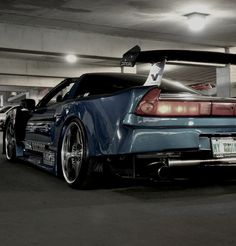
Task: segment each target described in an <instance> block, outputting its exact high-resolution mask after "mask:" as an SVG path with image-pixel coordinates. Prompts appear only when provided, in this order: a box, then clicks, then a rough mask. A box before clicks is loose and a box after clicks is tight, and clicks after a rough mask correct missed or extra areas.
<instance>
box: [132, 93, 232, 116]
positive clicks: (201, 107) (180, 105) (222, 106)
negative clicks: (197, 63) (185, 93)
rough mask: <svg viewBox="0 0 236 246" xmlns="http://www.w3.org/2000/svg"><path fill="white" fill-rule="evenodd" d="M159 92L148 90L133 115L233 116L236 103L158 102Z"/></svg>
mask: <svg viewBox="0 0 236 246" xmlns="http://www.w3.org/2000/svg"><path fill="white" fill-rule="evenodd" d="M159 96H160V90H159V89H157V88H155V89H152V90H150V91H149V92H148V93H147V94H146V95H145V96H144V97H143V98H142V100H141V101H140V103H139V104H138V106H137V108H136V111H135V113H136V114H137V115H143V116H163V117H165V116H166V117H174V116H176V117H181V116H186V117H191V116H210V115H213V116H235V115H236V103H223V102H201V101H183V100H178V101H177V100H176V101H172V100H171V101H170V100H159Z"/></svg>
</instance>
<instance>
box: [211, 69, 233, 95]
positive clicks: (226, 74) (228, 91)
mask: <svg viewBox="0 0 236 246" xmlns="http://www.w3.org/2000/svg"><path fill="white" fill-rule="evenodd" d="M216 87H217V96H219V97H236V66H235V65H227V66H225V67H222V68H217V69H216Z"/></svg>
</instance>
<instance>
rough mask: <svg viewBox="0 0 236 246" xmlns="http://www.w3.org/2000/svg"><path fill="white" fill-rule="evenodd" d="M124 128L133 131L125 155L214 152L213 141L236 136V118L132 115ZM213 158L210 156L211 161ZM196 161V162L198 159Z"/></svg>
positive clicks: (129, 135)
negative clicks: (216, 138) (127, 152)
mask: <svg viewBox="0 0 236 246" xmlns="http://www.w3.org/2000/svg"><path fill="white" fill-rule="evenodd" d="M123 125H125V127H127V128H128V129H129V134H127V135H126V136H127V137H126V141H124V142H123V145H122V146H121V149H120V150H121V151H120V152H123V153H125V152H126V151H127V150H129V153H151V152H153V153H155V152H164V151H170V152H172V151H173V152H175V151H179V152H185V151H196V152H201V151H208V152H209V153H211V152H212V146H211V145H212V143H211V138H212V137H232V136H234V137H235V136H236V119H235V118H232V117H231V118H223V117H221V118H220V117H219V118H187V117H185V118H184V117H182V118H157V117H140V116H137V115H134V114H129V115H127V116H126V117H125V119H124V121H123ZM211 157H212V156H211V155H209V156H208V158H211ZM194 159H195V158H194Z"/></svg>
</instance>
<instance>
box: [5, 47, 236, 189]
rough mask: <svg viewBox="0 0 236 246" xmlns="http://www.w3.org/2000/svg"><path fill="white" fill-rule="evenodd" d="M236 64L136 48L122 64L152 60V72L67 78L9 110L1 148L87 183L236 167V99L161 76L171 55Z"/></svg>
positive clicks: (73, 182) (206, 55)
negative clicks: (206, 91)
mask: <svg viewBox="0 0 236 246" xmlns="http://www.w3.org/2000/svg"><path fill="white" fill-rule="evenodd" d="M176 60H177V61H178V60H181V61H187V62H188V61H193V62H201V63H217V64H222V63H223V64H228V63H231V64H236V55H234V54H224V53H216V52H204V51H186V50H154V51H140V48H139V47H134V48H133V49H131V50H130V51H128V52H127V53H125V54H124V56H123V59H122V62H121V65H122V66H133V65H134V64H135V63H136V62H140V63H151V64H153V65H152V67H151V69H150V73H149V75H148V77H147V76H143V75H137V74H125V73H88V74H84V75H82V76H80V77H79V78H67V79H65V80H63V81H62V82H61V83H60V84H58V85H57V86H56V87H54V88H53V89H52V90H51V91H50V92H49V93H48V94H46V95H45V96H44V97H43V98H42V100H41V101H40V102H39V103H38V104H37V105H36V106H35V101H34V100H32V99H25V100H23V101H22V104H21V106H19V107H17V108H15V109H13V110H11V111H10V113H9V116H8V118H7V120H6V126H5V128H4V133H3V151H4V152H5V154H6V158H7V159H8V160H10V161H13V160H15V159H21V160H24V161H28V162H30V163H32V164H34V165H36V166H38V167H40V168H42V169H45V170H47V171H49V172H51V173H53V174H55V175H58V176H62V177H64V179H65V181H66V182H67V184H68V185H70V186H71V187H79V188H81V187H85V186H89V185H90V184H91V181H92V180H96V179H94V178H95V177H97V175H99V176H100V175H101V176H102V177H104V178H105V177H108V176H109V177H114V176H116V177H117V176H119V177H129V178H160V177H163V175H164V173H166V171H167V170H173V168H174V169H178V170H182V169H183V168H198V167H202V168H205V167H209V166H213V167H219V168H222V167H232V166H234V167H235V170H236V120H235V118H236V99H234V98H220V97H212V96H205V95H202V94H201V92H200V91H196V90H194V89H192V88H190V87H188V86H185V85H183V84H181V83H180V82H178V81H173V80H170V79H168V78H164V76H163V75H164V74H163V71H164V68H165V63H166V62H168V61H170V62H171V61H176Z"/></svg>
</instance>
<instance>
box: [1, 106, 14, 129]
mask: <svg viewBox="0 0 236 246" xmlns="http://www.w3.org/2000/svg"><path fill="white" fill-rule="evenodd" d="M15 107H17V106H15V105H14V106H12V105H8V106H4V107H2V108H0V131H2V130H3V128H4V125H5V121H6V117H7V114H8V112H9V111H10V110H11V109H13V108H15Z"/></svg>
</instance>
